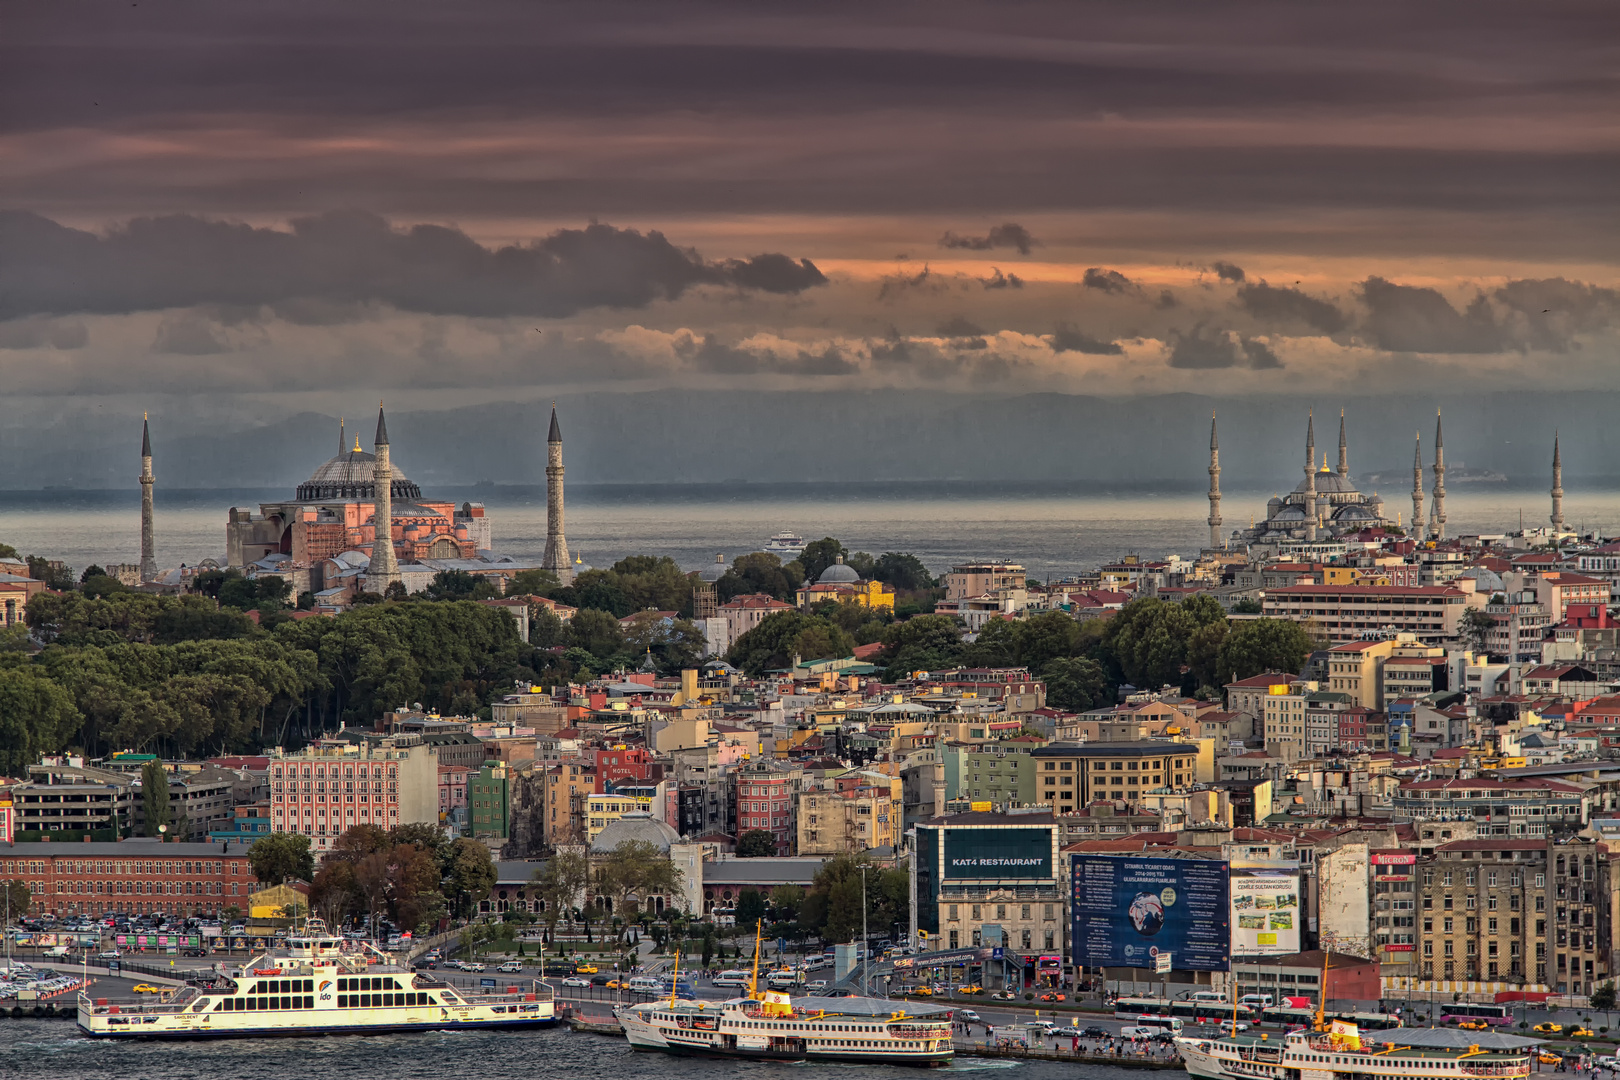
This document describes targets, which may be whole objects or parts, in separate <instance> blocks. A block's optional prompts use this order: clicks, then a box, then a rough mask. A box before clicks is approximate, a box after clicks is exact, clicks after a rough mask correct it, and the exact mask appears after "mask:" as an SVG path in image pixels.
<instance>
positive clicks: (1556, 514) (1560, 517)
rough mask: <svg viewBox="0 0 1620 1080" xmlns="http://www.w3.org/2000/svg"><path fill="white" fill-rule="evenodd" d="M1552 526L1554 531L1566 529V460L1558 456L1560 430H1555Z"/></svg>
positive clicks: (1558, 531)
mask: <svg viewBox="0 0 1620 1080" xmlns="http://www.w3.org/2000/svg"><path fill="white" fill-rule="evenodd" d="M1551 520H1552V527H1553V532H1554V533H1561V532H1563V531H1564V462H1563V459H1562V458H1560V457H1559V456H1558V432H1557V431H1554V432H1553V486H1552V518H1551Z"/></svg>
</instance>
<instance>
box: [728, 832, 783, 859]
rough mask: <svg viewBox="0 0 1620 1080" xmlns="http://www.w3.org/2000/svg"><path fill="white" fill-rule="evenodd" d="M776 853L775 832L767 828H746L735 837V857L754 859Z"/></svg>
mask: <svg viewBox="0 0 1620 1080" xmlns="http://www.w3.org/2000/svg"><path fill="white" fill-rule="evenodd" d="M775 854H776V834H775V833H773V832H771V831H770V830H769V829H746V830H744V831H743V833H742V835H740V836H738V837H737V857H738V858H739V859H756V858H761V857H770V856H772V855H775Z"/></svg>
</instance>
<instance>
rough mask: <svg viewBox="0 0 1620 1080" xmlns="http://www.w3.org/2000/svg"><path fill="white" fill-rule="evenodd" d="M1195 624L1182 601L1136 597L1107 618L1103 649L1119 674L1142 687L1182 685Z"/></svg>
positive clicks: (1105, 655) (1125, 679) (1127, 680)
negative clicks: (1171, 601)
mask: <svg viewBox="0 0 1620 1080" xmlns="http://www.w3.org/2000/svg"><path fill="white" fill-rule="evenodd" d="M1195 627H1196V624H1195V623H1194V621H1193V618H1192V615H1191V614H1189V613H1188V612H1187V610H1186V609H1185V608H1183V607H1182V606H1181V605H1180V604H1169V603H1165V602H1164V601H1162V600H1158V599H1156V598H1152V597H1149V598H1146V599H1142V600H1133V601H1131V602H1130V603H1128V604H1126V605H1125V606H1124V607H1123V608H1121V609H1120V610H1119V611H1118V612H1117V613H1115V615H1114V617H1113V618H1111V619H1109V620H1108V624H1107V627H1106V629H1105V630H1104V632H1103V638H1102V650H1103V655H1104V657H1105V658H1106V659H1107V660H1109V661H1111V662H1112V664H1113V665H1114V667H1115V669H1116V670H1117V671H1118V673H1119V675H1120V677H1121V678H1122V679H1123V680H1124V681H1126V682H1130V683H1134V684H1135V685H1137V686H1139V687H1150V688H1151V687H1159V686H1163V685H1166V684H1172V685H1180V684H1181V682H1182V670H1181V669H1182V665H1183V664H1184V663H1185V662H1186V658H1187V642H1188V639H1189V638H1191V637H1192V632H1193V630H1194V629H1195Z"/></svg>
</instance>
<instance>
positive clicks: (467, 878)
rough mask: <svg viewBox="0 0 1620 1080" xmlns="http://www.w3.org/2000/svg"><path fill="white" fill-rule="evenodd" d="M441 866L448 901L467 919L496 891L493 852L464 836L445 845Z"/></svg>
mask: <svg viewBox="0 0 1620 1080" xmlns="http://www.w3.org/2000/svg"><path fill="white" fill-rule="evenodd" d="M435 831H437V830H435ZM441 866H442V871H443V881H444V895H445V899H447V900H449V901H450V902H451V903H452V905H453V906H454V908H455V911H456V913H457V914H458V915H460V916H462V917H463V918H466V917H468V916H470V915H471V914H472V913H473V911H475V910H477V906H478V902H479V901H480V900H483V899H485V898H486V897H488V896H489V890H491V889H493V888H494V887H495V878H496V874H495V862H494V860H493V859H491V858H490V856H489V848H487V847H485V846H484V845H483V844H481V843H479V842H478V841H476V840H473V839H470V838H468V837H465V836H463V837H461V838H459V839H457V840H454V841H452V842H450V843H449V844H446V845H444V849H443V852H442V853H441Z"/></svg>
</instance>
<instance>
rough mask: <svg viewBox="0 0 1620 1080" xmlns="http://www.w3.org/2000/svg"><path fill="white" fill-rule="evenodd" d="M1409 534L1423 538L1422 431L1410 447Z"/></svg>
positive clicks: (1419, 538)
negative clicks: (1410, 521)
mask: <svg viewBox="0 0 1620 1080" xmlns="http://www.w3.org/2000/svg"><path fill="white" fill-rule="evenodd" d="M1411 535H1412V536H1413V537H1414V538H1416V539H1418V540H1422V539H1423V433H1422V432H1421V431H1420V432H1418V433H1417V443H1416V445H1415V446H1414V447H1413V448H1412V532H1411Z"/></svg>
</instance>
